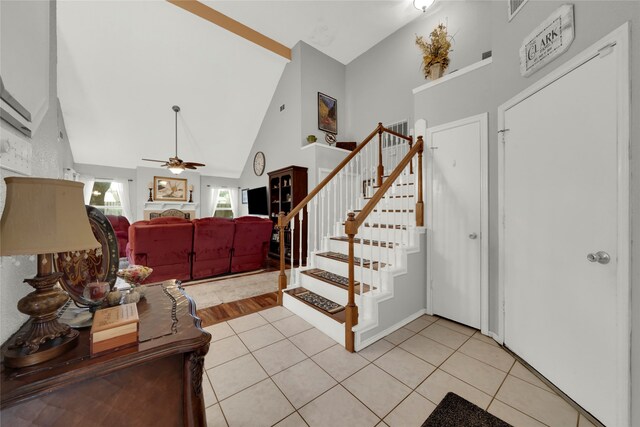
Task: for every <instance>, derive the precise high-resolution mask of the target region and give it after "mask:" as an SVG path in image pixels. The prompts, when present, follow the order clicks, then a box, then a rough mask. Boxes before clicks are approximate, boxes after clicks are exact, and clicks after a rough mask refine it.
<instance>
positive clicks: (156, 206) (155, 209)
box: [144, 201, 200, 220]
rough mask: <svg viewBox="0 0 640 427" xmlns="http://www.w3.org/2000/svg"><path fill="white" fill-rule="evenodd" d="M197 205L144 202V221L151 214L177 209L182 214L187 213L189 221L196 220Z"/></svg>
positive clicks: (198, 211) (197, 214) (198, 210)
mask: <svg viewBox="0 0 640 427" xmlns="http://www.w3.org/2000/svg"><path fill="white" fill-rule="evenodd" d="M199 206H200V204H199V203H189V202H163V201H154V202H145V204H144V219H146V220H148V219H149V217H150V215H151V213H161V212H163V211H165V210H167V209H178V210H180V211H182V212H185V213H189V214H190V216H191V219H196V218H198V217H199V213H200V209H199Z"/></svg>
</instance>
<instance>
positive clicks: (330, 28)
mask: <svg viewBox="0 0 640 427" xmlns="http://www.w3.org/2000/svg"><path fill="white" fill-rule="evenodd" d="M204 3H207V4H208V5H209V6H211V7H214V8H215V9H217V10H219V11H221V12H222V13H225V14H227V15H228V16H230V17H232V18H234V19H236V20H238V21H240V22H242V23H244V24H246V25H248V26H250V27H252V28H254V29H256V30H257V31H259V32H262V33H263V34H265V35H267V36H269V37H271V38H273V39H275V40H277V41H279V42H281V43H282V44H284V45H286V46H288V47H293V46H294V45H295V44H296V43H297V42H298V41H299V40H303V41H305V42H307V43H308V44H310V45H312V46H314V47H316V48H317V49H319V50H321V51H322V52H324V53H326V54H327V55H329V56H332V57H333V58H335V59H337V60H339V61H341V62H343V63H348V62H349V61H351V60H352V59H354V58H355V57H357V56H358V55H359V54H361V53H363V52H365V51H366V50H368V49H369V48H370V47H371V46H373V45H375V44H376V43H377V42H378V41H380V40H382V39H383V38H385V37H386V36H387V35H389V34H390V33H392V32H393V31H395V30H396V29H398V28H400V27H402V26H403V25H404V24H406V23H407V22H409V21H410V20H411V19H414V18H416V17H417V16H419V15H420V12H419V11H417V10H415V9H414V8H413V6H412V4H411V0H401V1H400V0H394V1H341V2H338V1H233V2H230V1H204ZM57 8H58V95H59V97H60V100H61V105H62V112H63V115H64V119H65V124H66V127H67V134H68V137H69V141H70V143H71V149H72V152H73V156H74V160H75V161H76V162H77V163H88V164H98V165H104V166H115V167H125V168H135V167H137V166H153V165H154V164H153V163H149V162H144V161H142V160H141V159H142V158H143V157H145V158H152V159H160V160H164V159H167V158H168V157H169V156H172V155H173V152H174V116H173V115H174V113H173V111H171V106H172V105H179V106H180V107H181V108H182V111H181V112H180V114H179V119H178V155H179V156H180V157H181V158H182V159H183V160H185V161H194V162H201V163H205V164H206V165H207V166H206V167H205V168H201V169H199V171H201V172H202V173H203V174H205V175H214V176H222V177H233V178H237V177H239V176H240V174H241V172H242V169H243V167H244V165H245V162H246V159H247V157H248V155H249V152H250V150H251V147H252V145H253V142H254V140H255V138H256V135H257V133H258V130H259V128H260V125H261V124H262V119H263V117H264V115H265V112H266V109H267V107H268V105H269V103H270V101H271V97H272V96H273V92H274V91H275V88H276V86H277V84H278V80H279V78H280V75H281V74H282V71H283V69H284V66H285V65H286V60H284V59H283V58H281V57H279V56H277V55H275V54H273V53H271V52H269V51H266V50H265V49H263V48H261V47H258V46H256V45H254V44H252V43H250V42H248V41H246V40H244V39H242V38H240V37H238V36H236V35H234V34H232V33H230V32H228V31H226V30H224V29H222V28H220V27H218V26H216V25H214V24H212V23H210V22H208V21H205V20H203V19H201V18H199V17H197V16H195V15H193V14H191V13H189V12H187V11H185V10H183V9H181V8H178V7H176V6H174V5H172V4H170V3H168V2H165V1H70V0H59V1H58V2H57Z"/></svg>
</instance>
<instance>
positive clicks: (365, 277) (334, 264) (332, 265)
mask: <svg viewBox="0 0 640 427" xmlns="http://www.w3.org/2000/svg"><path fill="white" fill-rule="evenodd" d="M316 266H317V268H320V269H322V270H326V271H330V272H332V273H335V274H338V275H340V276H343V277H349V264H347V263H346V262H341V261H336V260H333V259H329V258H326V257H321V256H317V257H316ZM363 270H364V271H363ZM372 276H373V278H372ZM380 276H381V275H380V274H379V273H378V271H376V270H373V272H372V271H371V269H369V268H364V269H361V268H360V267H359V266H356V267H355V268H354V280H355V281H357V282H360V281H364V283H366V284H367V285H371V284H373V286H374V287H380ZM382 276H384V275H382Z"/></svg>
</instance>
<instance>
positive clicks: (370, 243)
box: [330, 236, 394, 249]
mask: <svg viewBox="0 0 640 427" xmlns="http://www.w3.org/2000/svg"><path fill="white" fill-rule="evenodd" d="M330 239H331V240H335V241H337V242H349V238H348V237H346V236H334V237H331V238H330ZM353 243H355V244H356V245H359V244H360V239H359V238H358V237H356V238H354V239H353ZM362 244H363V245H368V246H382V247H383V248H387V247H388V248H389V249H393V246H394V243H393V242H379V241H377V240H369V239H364V240H362Z"/></svg>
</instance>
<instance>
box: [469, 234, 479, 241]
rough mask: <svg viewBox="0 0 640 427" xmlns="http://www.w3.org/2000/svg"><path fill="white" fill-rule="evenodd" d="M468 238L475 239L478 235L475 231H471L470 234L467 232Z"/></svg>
mask: <svg viewBox="0 0 640 427" xmlns="http://www.w3.org/2000/svg"><path fill="white" fill-rule="evenodd" d="M469 238H470V239H471V240H475V239H477V238H478V235H477V234H476V233H471V234H469Z"/></svg>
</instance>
